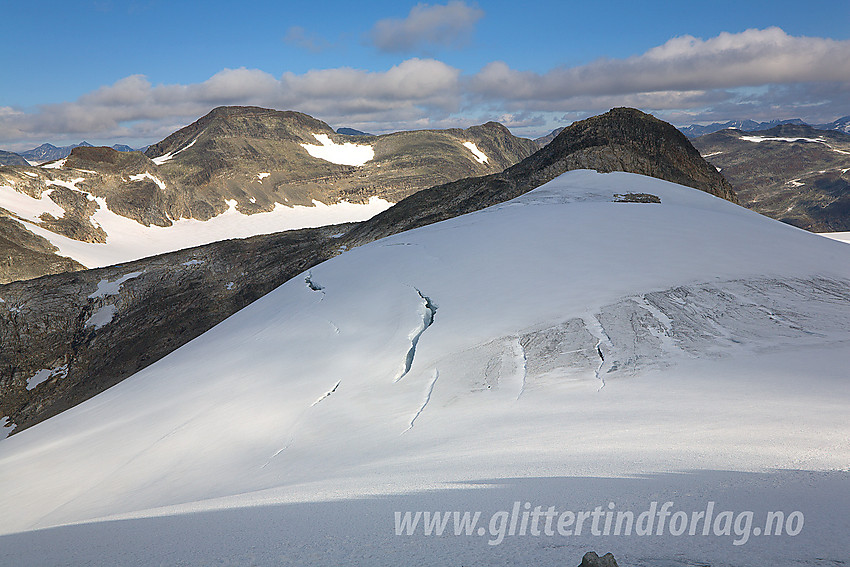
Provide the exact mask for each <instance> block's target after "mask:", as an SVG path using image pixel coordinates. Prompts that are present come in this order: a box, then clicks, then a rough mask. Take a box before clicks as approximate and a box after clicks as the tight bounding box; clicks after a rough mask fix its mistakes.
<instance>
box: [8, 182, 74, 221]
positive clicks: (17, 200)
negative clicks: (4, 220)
mask: <svg viewBox="0 0 850 567" xmlns="http://www.w3.org/2000/svg"><path fill="white" fill-rule="evenodd" d="M52 192H53V190H52V189H47V190H46V191H42V192H41V196H40V197H39V198H38V199H35V198H33V197H30V196H29V195H27V194H26V193H21V192H20V191H16V190H15V189H14V188H13V187H11V186H9V185H0V207H2V208H4V209H6V210H7V211H9V212H11V213H13V214H14V215H16V216H18V217H20V218H22V219H26V220H28V221H31V222H34V223H40V222H41V218H40V217H41V215H43V214H45V213H47V214H49V215H53V216H54V217H55V218H62V217H63V216H65V209H63V208H62V207H60V206H59V205H58V204H56V203H55V202H54V201H53V199H51V198H50V194H51V193H52Z"/></svg>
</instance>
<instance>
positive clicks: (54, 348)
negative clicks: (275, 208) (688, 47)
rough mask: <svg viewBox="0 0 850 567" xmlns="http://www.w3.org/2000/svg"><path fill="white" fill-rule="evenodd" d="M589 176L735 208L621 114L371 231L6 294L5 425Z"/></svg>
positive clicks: (170, 261) (649, 122)
mask: <svg viewBox="0 0 850 567" xmlns="http://www.w3.org/2000/svg"><path fill="white" fill-rule="evenodd" d="M160 151H161V150H160ZM578 168H590V169H596V170H598V171H603V172H610V171H630V172H633V173H641V174H644V175H651V176H654V177H658V178H661V179H667V180H669V181H673V182H676V183H682V184H685V185H688V186H690V187H694V188H697V189H700V190H703V191H706V192H709V193H711V194H714V195H718V196H721V197H723V198H727V199H730V200H733V201H734V199H735V195H734V192H733V191H732V190H731V188H730V187H729V186H728V184H727V183H726V182H725V180H724V179H723V178H722V176H721V175H720V174H718V173H717V171H716V170H715V169H714V168H713V167H711V166H710V165H709V164H708V163H706V162H705V161H704V160H703V159H702V158H701V157H700V156H699V153H698V152H697V151H696V150H695V149H694V148H693V146H691V144H690V143H689V142H688V140H687V139H686V138H685V137H684V136H683V135H682V134H681V133H679V132H678V131H676V130H675V129H674V128H673V127H672V126H670V125H669V124H666V123H664V122H661V121H659V120H657V119H655V118H653V117H651V116H649V115H647V114H643V113H642V112H639V111H637V110H633V109H615V110H612V111H610V112H608V113H606V114H604V115H602V116H598V117H595V118H590V119H588V120H584V121H582V122H578V123H576V124H574V125H572V126H570V127H568V128H566V129H565V130H564V131H563V132H562V133H561V134H560V135H559V136H558V137H557V138H556V139H555V140H554V141H553V142H552V143H550V144H549V145H548V146H546V148H544V149H542V150H540V151H538V152H537V153H535V154H534V155H532V156H529V157H528V158H526V159H525V160H523V161H522V162H520V163H519V164H517V165H515V166H513V167H510V168H508V169H506V170H505V171H504V172H502V173H498V174H491V175H487V176H482V177H475V178H470V179H464V180H460V181H455V182H451V183H447V184H444V185H440V186H436V187H433V188H429V189H426V190H423V191H420V192H418V193H416V194H414V195H412V196H410V197H407V198H406V199H403V200H402V201H401V202H399V203H398V204H397V205H395V206H394V207H392V208H390V209H388V210H387V211H385V212H384V213H381V214H379V215H376V216H375V217H373V218H372V219H370V220H368V221H365V222H362V223H356V224H352V225H346V226H333V227H323V228H317V229H304V230H297V231H288V232H283V233H279V234H273V235H266V236H257V237H253V238H249V239H245V240H230V241H224V242H218V243H214V244H209V245H206V246H202V247H198V248H194V249H188V250H182V251H179V252H174V253H171V254H166V255H162V256H157V257H153V258H147V259H143V260H139V261H136V262H131V263H127V264H122V265H117V266H111V267H107V268H101V269H97V270H83V271H78V272H74V273H65V274H58V275H52V276H44V277H41V278H38V279H34V280H28V281H19V282H14V283H10V284H6V285H0V300H2V303H0V341H2V344H3V345H4V348H3V350H2V351H0V417H4V416H5V417H7V418H8V424H9V425H14V426H15V429H14V431H20V430H21V429H24V428H26V427H29V426H31V425H33V424H35V423H38V422H39V421H42V420H44V419H46V418H48V417H50V416H51V415H55V414H56V413H58V412H60V411H62V410H64V409H67V408H69V407H71V406H73V405H76V404H77V403H80V402H82V401H84V400H85V399H88V398H90V397H91V396H93V395H95V394H97V393H98V392H101V391H103V390H104V389H106V388H108V387H110V386H112V385H113V384H116V383H118V382H120V381H121V380H123V379H124V378H126V377H127V376H129V375H131V374H133V373H134V372H136V371H138V370H140V369H142V368H144V367H146V366H148V365H150V364H152V363H154V362H155V361H156V360H158V359H160V358H162V357H163V356H165V355H166V354H168V353H169V352H171V351H173V350H174V349H176V348H178V347H179V346H181V345H183V344H185V343H186V342H188V341H189V340H191V339H192V338H194V337H196V336H198V335H200V334H201V333H203V332H204V331H206V330H208V329H209V328H211V327H212V326H213V325H215V324H216V323H218V322H220V321H222V320H223V319H224V318H226V317H227V316H229V315H231V314H232V313H234V312H236V311H237V310H239V309H241V308H242V307H244V306H245V305H247V304H248V303H250V302H251V301H253V300H255V299H257V298H259V297H261V296H262V295H264V294H265V293H267V292H269V291H271V290H272V289H274V288H275V287H276V286H278V285H280V284H282V283H283V282H285V281H287V280H289V279H291V278H293V277H295V276H297V275H298V274H299V273H303V272H304V271H305V270H308V269H309V268H310V267H312V266H314V265H316V264H318V263H320V262H322V261H324V260H326V259H328V258H330V257H332V256H334V255H336V254H340V253H342V252H344V251H345V250H348V249H350V248H352V247H354V246H357V245H360V244H364V243H366V242H370V241H372V240H375V239H378V238H381V237H383V236H387V235H390V234H395V233H397V232H401V231H404V230H407V229H409V228H414V227H416V226H423V225H426V224H429V223H431V222H436V221H439V220H443V219H446V218H451V217H453V216H458V215H461V214H464V213H467V212H471V211H474V210H478V209H481V208H484V207H487V206H489V205H493V204H496V203H500V202H503V201H506V200H509V199H511V198H513V197H515V196H517V195H520V194H522V193H525V192H527V191H530V190H532V189H534V188H536V187H539V186H540V185H542V184H544V183H546V182H547V181H549V180H551V179H553V178H555V177H557V176H558V175H560V174H561V173H563V172H565V171H568V170H570V169H578ZM651 197H652V196H649V195H645V196H641V198H645V199H648V200H651ZM304 285H308V286H309V285H310V282H309V281H308V278H305V282H304Z"/></svg>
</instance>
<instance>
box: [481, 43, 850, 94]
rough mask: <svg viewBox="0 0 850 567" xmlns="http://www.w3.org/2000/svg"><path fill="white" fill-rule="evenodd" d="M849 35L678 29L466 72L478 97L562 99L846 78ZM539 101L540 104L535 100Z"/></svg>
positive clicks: (849, 61) (849, 60) (849, 67)
mask: <svg viewBox="0 0 850 567" xmlns="http://www.w3.org/2000/svg"><path fill="white" fill-rule="evenodd" d="M848 78H850V41H835V40H831V39H824V38H814V37H794V36H790V35H788V34H786V33H785V32H784V31H782V30H781V29H779V28H769V29H765V30H747V31H744V32H741V33H738V34H730V33H725V32H724V33H721V34H720V35H718V36H717V37H714V38H711V39H708V40H702V39H698V38H695V37H691V36H683V37H678V38H674V39H671V40H669V41H668V42H666V43H665V44H663V45H661V46H658V47H655V48H652V49H650V50H649V51H647V52H646V53H643V54H641V55H637V56H634V57H629V58H626V59H599V60H597V61H594V62H592V63H589V64H587V65H582V66H577V67H561V68H557V69H552V70H550V71H549V72H547V73H543V74H538V73H534V72H529V71H518V70H514V69H511V68H510V67H508V66H507V65H506V64H505V63H503V62H500V61H496V62H493V63H490V64H489V65H487V66H486V67H484V68H483V69H482V70H481V71H480V72H479V73H478V74H477V75H475V76H474V77H472V79H471V81H470V85H469V88H470V90H471V91H472V92H474V93H476V94H477V95H479V96H480V97H481V98H482V99H485V100H492V99H503V100H516V101H523V102H526V103H528V102H531V103H538V104H539V103H542V102H552V103H562V102H564V101H567V100H569V99H571V98H574V97H580V96H594V97H596V96H610V95H634V94H638V93H665V92H666V93H670V92H680V93H687V92H705V91H708V90H712V89H728V88H735V87H743V86H758V85H767V84H774V83H802V82H814V81H846V80H848ZM541 106H546V105H541Z"/></svg>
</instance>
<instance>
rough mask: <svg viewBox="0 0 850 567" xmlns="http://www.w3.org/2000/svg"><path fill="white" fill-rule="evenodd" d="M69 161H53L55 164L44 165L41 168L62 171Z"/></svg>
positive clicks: (65, 159)
mask: <svg viewBox="0 0 850 567" xmlns="http://www.w3.org/2000/svg"><path fill="white" fill-rule="evenodd" d="M67 160H68V158H62V159H60V160H56V161H53V162H50V163H46V164H44V165H42V166H41V167H43V168H44V169H62V168H63V167H65V162H66V161H67ZM30 163H32V162H30Z"/></svg>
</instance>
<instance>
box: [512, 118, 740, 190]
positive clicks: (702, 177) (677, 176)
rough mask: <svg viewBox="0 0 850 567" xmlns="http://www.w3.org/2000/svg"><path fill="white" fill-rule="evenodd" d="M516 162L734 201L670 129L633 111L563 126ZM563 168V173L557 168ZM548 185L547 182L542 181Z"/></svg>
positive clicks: (526, 166) (689, 146)
mask: <svg viewBox="0 0 850 567" xmlns="http://www.w3.org/2000/svg"><path fill="white" fill-rule="evenodd" d="M527 161H529V163H528V164H526V163H525V162H521V163H520V164H517V166H515V167H520V166H522V167H523V168H524V169H525V170H528V169H529V168H533V167H537V168H538V169H546V168H550V167H555V169H562V171H560V172H559V173H558V175H560V173H563V172H564V171H568V170H570V169H580V168H587V169H595V170H597V171H600V172H602V173H607V172H611V171H628V172H630V173H639V174H641V175H648V176H650V177H657V178H659V179H664V180H666V181H672V182H674V183H679V184H681V185H685V186H687V187H693V188H694V189H699V190H700V191H705V192H707V193H711V194H712V195H715V196H717V197H721V198H723V199H727V200H730V201H732V202H737V197H736V196H735V192H734V190H733V189H732V186H731V185H729V183H728V182H727V181H726V180H725V179H724V178H723V176H722V175H720V173H718V171H717V170H716V169H715V168H714V167H713V166H712V165H710V164H709V163H708V162H706V161H705V160H704V159H703V158H702V156H700V153H699V151H697V149H696V148H694V146H693V145H692V144H691V142H690V141H689V140H688V138H687V137H686V136H685V135H684V134H682V133H681V132H680V131H679V130H677V129H676V128H675V127H674V126H672V125H671V124H668V123H667V122H664V121H663V120H659V119H657V118H655V117H654V116H652V115H650V114H646V113H644V112H641V111H640V110H636V109H634V108H614V109H612V110H610V111H608V112H606V113H605V114H602V115H599V116H594V117H592V118H588V119H586V120H582V121H580V122H575V123H573V124H572V125H570V126H568V127H566V128H565V129H564V130H563V131H562V132H561V133H560V134H558V135H557V136H556V137H555V139H554V140H552V142H551V143H550V144H549V145H547V146H546V147H545V148H543V149H542V150H541V151H539V152H537V153H536V154H534V155H533V156H531V157H530V158H528V160H527ZM565 166H566V167H567V169H563V167H565ZM547 181H548V180H547Z"/></svg>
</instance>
